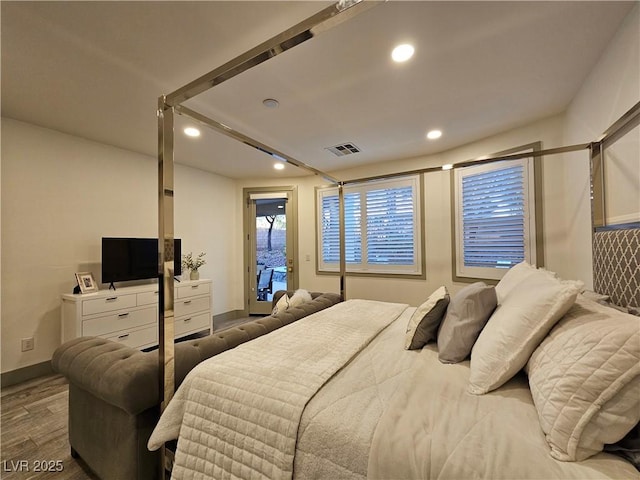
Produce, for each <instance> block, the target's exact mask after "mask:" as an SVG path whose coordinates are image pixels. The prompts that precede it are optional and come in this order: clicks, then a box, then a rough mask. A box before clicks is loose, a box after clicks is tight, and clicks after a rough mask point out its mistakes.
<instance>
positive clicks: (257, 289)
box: [247, 192, 294, 314]
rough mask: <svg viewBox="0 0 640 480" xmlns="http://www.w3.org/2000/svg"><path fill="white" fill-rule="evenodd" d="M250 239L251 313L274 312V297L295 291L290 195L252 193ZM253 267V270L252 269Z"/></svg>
mask: <svg viewBox="0 0 640 480" xmlns="http://www.w3.org/2000/svg"><path fill="white" fill-rule="evenodd" d="M248 200H249V201H248V207H249V212H250V225H248V226H249V227H250V228H249V232H248V237H247V238H248V240H249V245H250V247H249V255H248V257H249V258H248V263H249V268H248V269H247V270H248V273H249V283H250V288H249V299H248V300H249V301H248V304H249V313H250V314H265V313H270V311H271V301H272V299H273V294H274V293H275V292H276V291H278V290H287V289H288V288H292V285H293V283H292V281H291V280H292V279H291V275H290V274H291V273H292V272H293V267H294V254H293V248H292V245H291V242H290V241H289V238H290V237H291V232H289V231H288V229H287V224H288V223H289V222H290V221H291V218H290V217H291V214H290V213H291V212H289V211H288V210H289V209H288V194H287V192H264V193H250V194H249V198H248ZM252 267H253V268H252Z"/></svg>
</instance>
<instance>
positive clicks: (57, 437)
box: [0, 374, 97, 480]
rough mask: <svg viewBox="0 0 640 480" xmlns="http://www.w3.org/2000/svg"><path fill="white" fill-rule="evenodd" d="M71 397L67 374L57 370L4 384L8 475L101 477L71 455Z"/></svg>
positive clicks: (14, 479) (0, 468)
mask: <svg viewBox="0 0 640 480" xmlns="http://www.w3.org/2000/svg"><path fill="white" fill-rule="evenodd" d="M68 399H69V388H68V385H67V381H66V379H65V378H64V377H62V376H60V375H54V374H52V375H47V376H44V377H40V378H37V379H34V380H30V381H28V382H25V383H21V384H18V385H13V386H10V387H5V388H3V389H2V394H1V402H0V412H2V418H1V419H0V425H1V428H2V434H1V437H2V446H1V449H0V452H1V453H0V456H1V458H2V462H1V463H0V478H2V480H18V479H19V480H23V479H25V480H26V479H38V480H39V479H61V480H62V479H65V480H66V479H69V480H97V477H95V476H93V475H91V473H90V472H88V471H87V470H85V469H83V466H82V464H81V463H79V462H78V461H76V460H75V459H73V458H71V450H70V447H69V441H68V436H67V434H68V428H67V418H68V416H67V407H68ZM47 470H49V471H47ZM51 470H53V471H51Z"/></svg>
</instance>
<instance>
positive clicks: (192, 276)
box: [189, 270, 200, 280]
mask: <svg viewBox="0 0 640 480" xmlns="http://www.w3.org/2000/svg"><path fill="white" fill-rule="evenodd" d="M189 278H190V279H191V280H200V272H198V270H191V271H190V272H189Z"/></svg>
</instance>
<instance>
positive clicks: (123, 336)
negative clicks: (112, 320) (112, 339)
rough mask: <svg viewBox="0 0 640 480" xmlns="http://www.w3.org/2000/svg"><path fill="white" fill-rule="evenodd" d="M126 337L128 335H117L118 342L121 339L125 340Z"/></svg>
mask: <svg viewBox="0 0 640 480" xmlns="http://www.w3.org/2000/svg"><path fill="white" fill-rule="evenodd" d="M128 336H129V334H128V333H125V334H124V335H118V340H122V339H123V338H127V337H128Z"/></svg>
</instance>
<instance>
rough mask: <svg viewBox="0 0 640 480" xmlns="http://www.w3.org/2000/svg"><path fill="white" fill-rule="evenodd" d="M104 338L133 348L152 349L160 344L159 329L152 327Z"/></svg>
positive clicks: (155, 326)
mask: <svg viewBox="0 0 640 480" xmlns="http://www.w3.org/2000/svg"><path fill="white" fill-rule="evenodd" d="M104 338H106V339H108V340H113V341H114V342H120V343H123V344H124V345H126V346H128V347H131V348H141V347H150V346H152V345H157V343H158V327H157V325H152V326H150V327H146V328H139V329H137V330H125V331H122V332H118V333H117V334H115V335H112V336H104Z"/></svg>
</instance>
